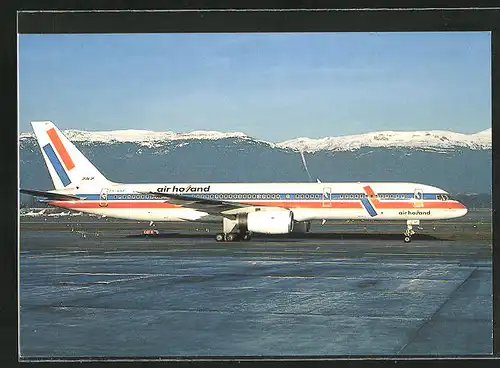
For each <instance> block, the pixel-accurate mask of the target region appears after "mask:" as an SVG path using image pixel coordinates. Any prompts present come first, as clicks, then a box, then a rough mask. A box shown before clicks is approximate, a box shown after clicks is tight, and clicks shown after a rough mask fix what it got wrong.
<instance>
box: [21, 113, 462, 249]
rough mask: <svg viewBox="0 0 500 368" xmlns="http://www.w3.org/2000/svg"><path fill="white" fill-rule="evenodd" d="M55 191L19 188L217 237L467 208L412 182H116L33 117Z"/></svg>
mask: <svg viewBox="0 0 500 368" xmlns="http://www.w3.org/2000/svg"><path fill="white" fill-rule="evenodd" d="M32 126H33V130H34V132H35V136H36V139H37V141H38V144H39V146H40V149H41V153H42V156H43V158H44V161H45V164H46V165H47V168H48V170H49V174H50V176H51V178H52V181H53V183H54V186H55V188H56V189H55V190H51V191H39V190H32V189H21V192H22V193H26V194H30V195H33V196H35V197H41V198H45V199H43V201H44V202H47V203H48V204H50V205H52V206H56V207H61V208H65V209H70V210H75V211H81V212H87V213H92V214H98V215H105V216H107V217H115V218H120V219H129V220H136V221H148V222H151V223H152V222H171V221H196V222H212V221H220V222H221V223H222V228H223V231H222V232H221V233H219V234H217V235H216V240H217V241H234V240H249V239H250V236H251V234H252V233H263V234H287V233H290V232H308V231H309V229H310V225H311V222H312V221H321V222H322V223H324V221H326V220H353V219H363V220H364V219H368V220H389V221H391V220H394V221H406V225H407V230H406V231H405V232H404V240H405V241H406V242H409V241H410V240H411V236H412V235H413V234H414V233H415V232H414V230H413V227H412V226H413V225H416V224H419V221H420V220H430V219H432V220H437V219H450V218H456V217H460V216H463V215H465V214H466V213H467V208H465V206H464V205H463V204H461V203H460V202H458V201H456V200H454V199H452V198H450V197H449V194H448V193H447V192H446V191H444V190H442V189H440V188H437V187H434V186H431V185H425V184H418V183H408V182H376V183H374V182H365V183H361V182H356V183H328V182H318V183H199V184H195V183H191V184H189V183H175V184H174V183H171V184H168V183H166V184H163V183H158V184H123V183H116V182H112V181H110V180H108V179H106V178H105V177H104V175H103V174H102V173H101V172H100V171H99V170H98V169H97V168H96V167H95V166H94V165H93V164H92V163H91V162H90V161H89V160H88V159H87V158H86V157H85V156H84V155H83V154H82V153H81V152H80V151H79V150H78V149H77V148H76V147H75V145H74V144H73V143H72V142H71V141H69V139H68V138H67V137H66V136H64V134H62V133H61V131H60V130H59V129H57V127H56V126H55V125H54V124H53V123H52V122H50V121H38V122H32Z"/></svg>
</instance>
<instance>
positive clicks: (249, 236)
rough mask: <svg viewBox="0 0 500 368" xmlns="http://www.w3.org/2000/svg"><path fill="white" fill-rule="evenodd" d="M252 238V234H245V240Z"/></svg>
mask: <svg viewBox="0 0 500 368" xmlns="http://www.w3.org/2000/svg"><path fill="white" fill-rule="evenodd" d="M251 239H252V236H251V235H250V234H245V235H243V240H244V241H250V240H251Z"/></svg>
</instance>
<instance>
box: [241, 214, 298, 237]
mask: <svg viewBox="0 0 500 368" xmlns="http://www.w3.org/2000/svg"><path fill="white" fill-rule="evenodd" d="M246 222H247V223H246V228H247V229H248V231H250V232H254V233H262V234H288V233H291V232H292V230H293V222H294V221H293V212H291V211H259V212H250V213H248V215H247V216H246ZM240 226H241V224H240Z"/></svg>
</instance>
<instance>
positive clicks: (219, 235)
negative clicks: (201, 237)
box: [215, 233, 224, 242]
mask: <svg viewBox="0 0 500 368" xmlns="http://www.w3.org/2000/svg"><path fill="white" fill-rule="evenodd" d="M215 240H216V241H218V242H221V241H224V234H222V233H219V234H217V235H215Z"/></svg>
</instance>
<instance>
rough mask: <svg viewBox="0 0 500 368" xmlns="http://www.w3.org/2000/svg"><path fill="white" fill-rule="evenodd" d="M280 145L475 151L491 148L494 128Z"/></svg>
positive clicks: (317, 148)
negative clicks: (462, 149)
mask: <svg viewBox="0 0 500 368" xmlns="http://www.w3.org/2000/svg"><path fill="white" fill-rule="evenodd" d="M277 146H278V147H281V148H288V149H293V150H297V151H305V152H316V151H352V150H357V149H360V148H363V147H384V148H393V147H398V148H415V149H428V150H437V151H439V150H449V149H454V148H459V147H466V148H469V149H473V150H476V149H490V148H491V128H490V129H486V130H484V131H481V132H479V133H475V134H462V133H455V132H449V131H443V130H430V131H415V132H395V131H385V132H372V133H365V134H358V135H350V136H343V137H325V138H319V139H311V138H297V139H292V140H289V141H285V142H281V143H278V144H277Z"/></svg>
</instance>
